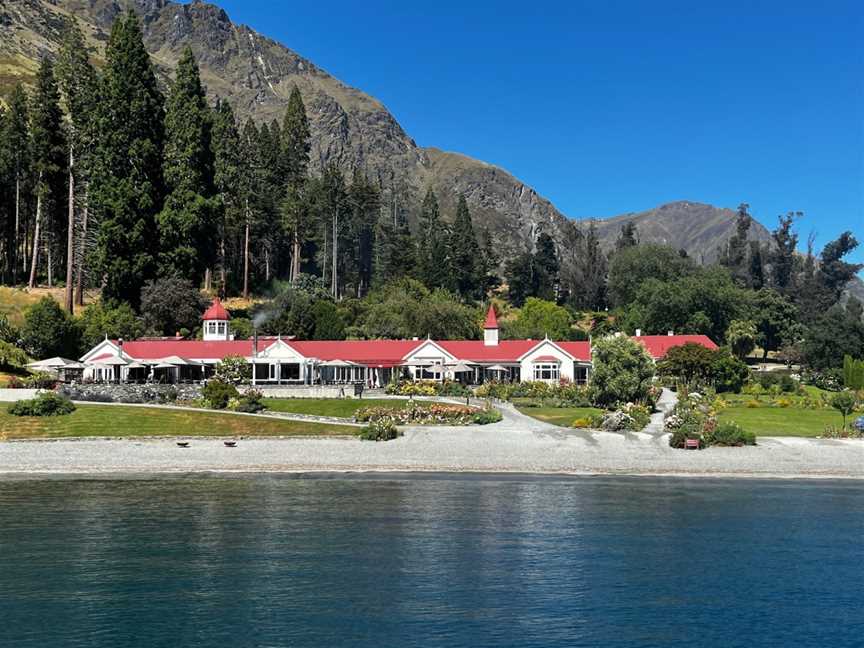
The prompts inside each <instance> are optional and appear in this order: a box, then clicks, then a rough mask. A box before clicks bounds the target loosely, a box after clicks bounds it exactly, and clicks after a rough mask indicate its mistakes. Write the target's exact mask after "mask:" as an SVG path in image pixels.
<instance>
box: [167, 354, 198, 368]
mask: <svg viewBox="0 0 864 648" xmlns="http://www.w3.org/2000/svg"><path fill="white" fill-rule="evenodd" d="M159 364H169V365H171V366H172V367H183V366H195V365H197V364H199V363H197V362H195V361H194V360H186V359H185V358H181V357H180V356H176V355H172V356H168V357H167V358H160V359H159ZM157 366H158V365H157Z"/></svg>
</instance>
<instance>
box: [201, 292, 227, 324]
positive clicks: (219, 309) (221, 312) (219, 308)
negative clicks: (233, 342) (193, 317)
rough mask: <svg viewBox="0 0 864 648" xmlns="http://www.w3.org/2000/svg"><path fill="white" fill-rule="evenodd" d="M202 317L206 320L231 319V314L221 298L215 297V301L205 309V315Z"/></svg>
mask: <svg viewBox="0 0 864 648" xmlns="http://www.w3.org/2000/svg"><path fill="white" fill-rule="evenodd" d="M201 319H202V320H204V321H205V322H206V321H207V320H227V319H231V316H230V315H229V314H228V311H227V310H225V307H224V306H223V305H222V302H221V301H219V298H218V297H215V298H214V299H213V303H212V304H210V308H208V309H207V310H206V311H204V315H203V316H202V317H201Z"/></svg>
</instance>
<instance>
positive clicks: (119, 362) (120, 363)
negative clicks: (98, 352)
mask: <svg viewBox="0 0 864 648" xmlns="http://www.w3.org/2000/svg"><path fill="white" fill-rule="evenodd" d="M91 364H97V365H103V366H105V367H125V366H126V365H127V364H129V362H128V361H126V360H124V359H123V358H118V357H116V356H112V357H110V358H103V359H102V360H94V361H93V362H92V363H91Z"/></svg>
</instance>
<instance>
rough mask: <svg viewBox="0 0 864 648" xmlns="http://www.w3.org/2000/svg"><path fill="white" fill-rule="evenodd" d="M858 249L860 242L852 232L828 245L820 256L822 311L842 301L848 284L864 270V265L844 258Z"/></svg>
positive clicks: (819, 278)
mask: <svg viewBox="0 0 864 648" xmlns="http://www.w3.org/2000/svg"><path fill="white" fill-rule="evenodd" d="M857 247H858V240H857V239H856V238H855V236H854V235H853V234H852V232H848V231H847V232H843V233H842V234H841V235H840V236H838V237H837V238H836V239H835V240H833V241H831V242H829V243H827V244H826V245H825V247H824V248H823V249H822V254H821V255H820V263H819V271H818V275H817V276H818V282H819V295H820V296H821V297H822V300H821V303H820V304H819V305H818V306H819V307H820V310H822V309H827V308H830V307H831V306H833V305H834V304H836V303H837V302H838V301H839V300H840V295H841V294H842V293H843V289H844V288H846V286H847V284H848V283H849V282H850V281H852V279H853V278H855V276H856V275H857V274H858V272H859V271H860V270H861V269H862V268H864V263H849V262H847V261H844V258H845V257H846V256H847V255H849V253H851V252H852V251H854V250H855V248H857Z"/></svg>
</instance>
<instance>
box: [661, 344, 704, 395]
mask: <svg viewBox="0 0 864 648" xmlns="http://www.w3.org/2000/svg"><path fill="white" fill-rule="evenodd" d="M715 356H716V354H715V352H714V351H713V350H711V349H709V348H707V347H705V346H702V345H701V344H696V343H695V342H687V343H686V344H681V345H679V346H674V347H672V348H671V349H669V350H668V351H667V352H666V355H665V356H664V357H663V359H662V360H661V361H660V362H658V363H657V374H658V375H660V376H667V377H670V378H674V379H676V380H680V381H682V382H684V383H685V384H688V385H693V384H696V385H703V384H708V383H710V382H712V381H713V378H714V360H715Z"/></svg>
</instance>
